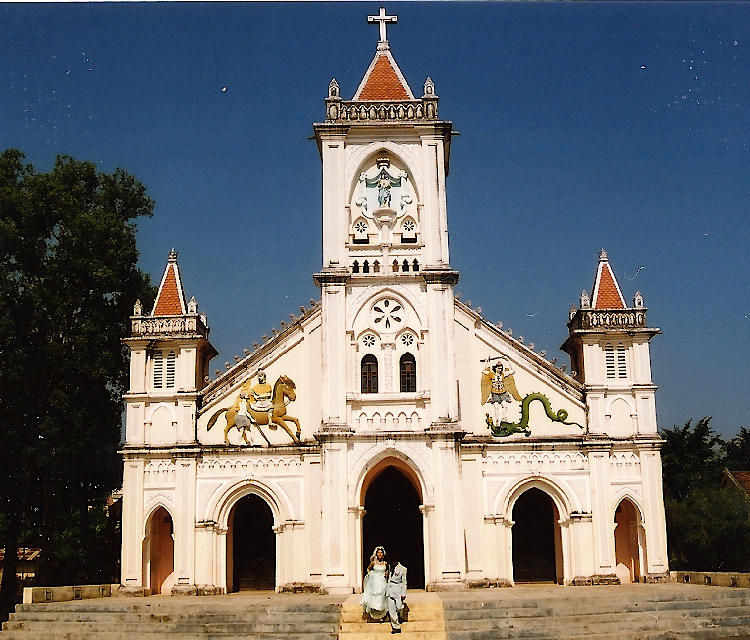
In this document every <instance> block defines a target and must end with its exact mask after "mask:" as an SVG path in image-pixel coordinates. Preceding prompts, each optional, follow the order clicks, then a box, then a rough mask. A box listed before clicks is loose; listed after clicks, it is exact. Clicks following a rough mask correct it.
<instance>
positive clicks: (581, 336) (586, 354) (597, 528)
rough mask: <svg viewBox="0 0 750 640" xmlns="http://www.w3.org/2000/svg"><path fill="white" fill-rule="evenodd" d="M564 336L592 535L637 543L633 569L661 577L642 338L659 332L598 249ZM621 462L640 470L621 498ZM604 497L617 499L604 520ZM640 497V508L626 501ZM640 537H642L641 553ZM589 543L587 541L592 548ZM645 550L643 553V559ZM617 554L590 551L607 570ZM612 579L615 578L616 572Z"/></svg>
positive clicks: (657, 486)
mask: <svg viewBox="0 0 750 640" xmlns="http://www.w3.org/2000/svg"><path fill="white" fill-rule="evenodd" d="M568 331H569V332H570V334H569V336H568V339H567V340H566V341H565V343H564V344H563V345H562V347H561V348H562V350H563V351H565V352H566V353H568V355H569V356H570V362H571V369H572V370H573V371H574V372H575V377H576V379H577V380H578V381H579V382H581V383H582V384H583V385H584V395H585V400H586V409H587V414H588V420H587V422H588V435H589V445H587V448H588V449H589V456H588V457H589V465H590V475H591V482H592V501H593V503H594V504H593V505H592V511H593V512H594V522H593V524H594V539H595V541H596V540H597V539H598V540H608V541H609V543H612V542H614V541H616V540H619V539H620V536H622V537H624V538H628V537H630V538H632V540H633V546H636V545H637V546H639V547H641V553H640V558H641V564H642V567H641V568H640V571H639V572H638V571H634V572H633V573H635V574H636V575H637V574H640V576H641V577H642V578H644V579H646V580H647V581H658V580H662V579H663V578H664V576H665V575H666V572H667V570H668V567H667V538H666V536H667V532H666V527H665V517H664V497H663V489H662V473H661V453H660V449H661V444H662V439H661V437H660V436H659V434H658V425H657V420H656V404H655V393H656V389H657V387H656V385H654V383H653V381H652V380H651V356H650V352H649V341H650V340H651V338H653V337H654V336H655V335H656V334H658V333H660V330H659V329H657V328H652V327H649V326H648V324H647V323H646V307H645V306H644V303H643V296H642V295H641V293H640V292H636V293H635V296H634V298H633V305H632V306H628V305H626V303H625V298H624V297H623V295H622V291H621V289H620V285H619V284H618V282H617V279H616V278H615V275H614V273H613V271H612V268H611V266H610V264H609V259H608V257H607V252H606V251H604V249H602V250H601V252H600V253H599V264H598V266H597V270H596V277H595V279H594V286H593V290H592V294H591V297H589V296H588V294H587V292H586V291H583V292H582V293H581V298H580V304H579V307H578V308H577V309H576V308H575V307H573V308H572V309H571V311H570V320H569V322H568ZM628 460H633V461H636V462H637V465H638V468H639V469H640V490H639V491H640V493H641V495H637V496H632V497H634V498H635V500H634V501H633V502H631V503H630V504H629V501H628V499H627V498H628V495H627V494H626V493H622V492H620V493H622V495H620V493H618V481H619V478H617V477H616V475H617V473H618V472H619V467H618V465H619V466H627V463H628ZM605 495H609V496H613V497H615V498H616V500H614V502H618V501H620V502H619V506H618V508H617V511H616V513H615V536H614V539H613V538H612V532H611V527H612V522H611V520H609V519H608V518H603V517H598V516H597V514H607V513H608V512H609V508H610V506H611V505H610V504H607V500H605V499H604V496H605ZM637 499H640V502H641V505H642V512H638V509H637V508H635V507H634V506H633V504H634V502H637ZM644 540H648V541H649V542H648V554H646V553H645V543H644ZM596 548H597V545H596V544H595V549H596ZM644 556H645V557H644ZM613 557H614V558H615V566H618V563H619V559H618V558H617V556H616V552H615V549H609V551H608V553H607V554H603V553H601V552H599V553H595V562H596V564H597V572H598V573H607V572H608V570H609V569H610V565H609V562H610V561H609V560H608V559H607V558H613ZM618 577H620V576H618Z"/></svg>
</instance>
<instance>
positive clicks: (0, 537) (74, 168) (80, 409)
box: [0, 150, 154, 605]
mask: <svg viewBox="0 0 750 640" xmlns="http://www.w3.org/2000/svg"><path fill="white" fill-rule="evenodd" d="M153 206H154V204H153V201H152V200H151V199H150V198H149V197H148V196H147V195H146V190H145V187H144V186H143V185H142V184H140V183H139V182H138V181H137V180H136V179H135V178H134V177H133V176H131V175H129V174H128V173H126V172H125V171H123V170H121V169H117V170H116V171H114V172H113V173H111V174H107V173H101V172H98V171H97V170H96V167H95V166H94V165H93V164H92V163H90V162H79V161H76V160H74V159H72V158H70V157H58V158H57V161H56V162H55V165H54V167H53V168H52V170H51V171H49V172H47V173H38V172H36V171H35V170H34V168H33V167H32V166H31V165H30V164H26V163H25V161H24V156H23V154H22V153H21V152H19V151H17V150H7V151H4V152H2V153H0V362H2V366H0V409H1V410H2V415H3V428H2V429H0V546H4V547H5V549H15V548H16V546H17V545H18V544H19V543H23V544H24V545H26V546H39V547H41V548H42V553H43V555H42V558H43V560H42V564H41V566H40V570H39V578H40V581H42V582H43V583H44V584H50V585H52V584H71V583H81V582H85V581H98V580H101V579H106V580H110V579H111V577H112V576H111V575H109V574H110V573H111V569H108V568H107V567H106V566H105V563H104V559H103V558H102V555H101V554H100V553H98V552H97V548H98V546H97V545H98V544H99V543H100V542H101V541H100V540H99V538H100V534H101V533H102V531H103V530H104V529H105V528H106V523H105V521H104V518H103V515H102V514H103V508H104V504H105V501H106V499H107V497H108V496H109V494H110V493H111V492H112V490H113V489H115V488H116V487H118V486H119V485H120V482H121V473H122V471H121V463H120V461H119V458H118V455H117V449H118V444H119V441H120V428H121V415H122V411H123V404H122V399H121V395H122V393H123V392H124V390H125V388H126V381H127V371H128V369H127V355H126V352H125V350H124V348H123V345H122V343H121V338H123V337H124V336H125V335H126V333H127V331H128V329H129V327H128V325H127V322H128V316H129V315H130V314H131V312H132V304H133V302H134V301H135V300H136V299H137V298H141V299H142V300H144V301H146V300H148V299H149V298H153V293H154V292H153V287H152V286H151V284H150V282H149V278H148V276H147V275H145V274H143V273H142V272H141V271H140V270H139V269H138V268H137V266H136V263H137V259H138V252H137V249H136V236H135V231H136V226H135V225H136V220H137V219H138V218H139V217H141V216H151V214H152V211H153ZM14 557H15V554H13V553H6V555H5V558H6V561H5V565H4V568H5V571H4V573H3V582H2V593H1V594H0V595H1V596H2V599H3V601H4V602H5V604H6V605H7V603H8V601H9V600H10V599H11V598H12V597H13V596H14V595H15V584H11V583H12V582H13V581H14V580H15V566H12V567H11V566H9V565H14V560H13V559H14ZM9 569H10V571H9Z"/></svg>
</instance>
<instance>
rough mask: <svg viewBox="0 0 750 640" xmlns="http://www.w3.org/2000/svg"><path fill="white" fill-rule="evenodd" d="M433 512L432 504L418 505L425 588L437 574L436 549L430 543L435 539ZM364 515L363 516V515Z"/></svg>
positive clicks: (433, 506)
mask: <svg viewBox="0 0 750 640" xmlns="http://www.w3.org/2000/svg"><path fill="white" fill-rule="evenodd" d="M434 511H435V505H434V504H427V503H425V504H420V505H419V512H420V513H421V514H422V535H423V536H424V540H423V542H424V583H425V586H426V585H428V584H430V583H431V582H433V581H434V578H433V576H436V575H438V574H437V568H436V560H437V553H436V549H433V545H432V541H433V540H434V539H435V534H434V532H433V530H432V529H433V523H434V521H435V518H434V516H431V515H430V514H432V513H433V512H434ZM363 515H364V514H363Z"/></svg>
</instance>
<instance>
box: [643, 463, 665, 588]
mask: <svg viewBox="0 0 750 640" xmlns="http://www.w3.org/2000/svg"><path fill="white" fill-rule="evenodd" d="M640 458H641V481H642V483H643V520H644V521H643V523H642V524H643V527H644V529H645V531H646V560H647V563H648V567H647V570H646V580H647V581H661V580H662V579H664V576H665V575H666V574H667V572H668V571H669V566H668V561H667V527H666V517H665V515H664V493H663V487H662V473H661V454H660V452H659V450H658V449H652V450H641V452H640Z"/></svg>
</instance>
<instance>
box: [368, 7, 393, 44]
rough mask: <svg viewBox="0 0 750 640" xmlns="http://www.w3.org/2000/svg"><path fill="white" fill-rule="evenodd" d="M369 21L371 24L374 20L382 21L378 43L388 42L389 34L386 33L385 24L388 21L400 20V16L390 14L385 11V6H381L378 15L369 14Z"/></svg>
mask: <svg viewBox="0 0 750 640" xmlns="http://www.w3.org/2000/svg"><path fill="white" fill-rule="evenodd" d="M367 22H369V23H370V24H372V23H374V22H379V23H380V40H379V41H378V44H380V43H383V42H388V34H387V33H386V31H385V29H386V27H385V25H386V23H388V22H393V23H395V22H398V16H388V15H386V13H385V7H380V13H379V14H378V15H376V16H367Z"/></svg>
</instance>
